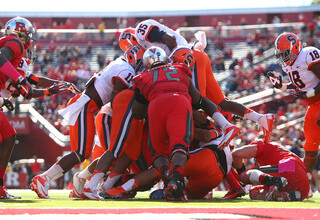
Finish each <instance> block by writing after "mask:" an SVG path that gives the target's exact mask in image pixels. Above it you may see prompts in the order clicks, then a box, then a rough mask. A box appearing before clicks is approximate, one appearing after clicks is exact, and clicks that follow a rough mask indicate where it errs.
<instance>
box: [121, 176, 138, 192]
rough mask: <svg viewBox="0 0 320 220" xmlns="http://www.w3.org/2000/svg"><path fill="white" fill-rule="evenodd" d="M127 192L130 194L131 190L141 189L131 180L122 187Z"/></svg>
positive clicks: (135, 181) (136, 182)
mask: <svg viewBox="0 0 320 220" xmlns="http://www.w3.org/2000/svg"><path fill="white" fill-rule="evenodd" d="M121 187H122V188H123V189H124V190H125V191H127V192H130V191H131V190H134V189H137V188H138V187H139V183H138V181H137V180H135V179H130V180H129V181H127V182H126V183H125V184H123V185H122V186H121Z"/></svg>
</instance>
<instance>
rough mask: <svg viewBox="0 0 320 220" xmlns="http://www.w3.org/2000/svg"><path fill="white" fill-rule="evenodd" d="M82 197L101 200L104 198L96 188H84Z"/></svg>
mask: <svg viewBox="0 0 320 220" xmlns="http://www.w3.org/2000/svg"><path fill="white" fill-rule="evenodd" d="M81 198H82V199H88V200H101V199H103V198H102V197H100V196H99V195H98V193H97V191H96V190H92V189H90V188H84V190H83V191H82V194H81Z"/></svg>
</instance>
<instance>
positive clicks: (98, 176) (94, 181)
mask: <svg viewBox="0 0 320 220" xmlns="http://www.w3.org/2000/svg"><path fill="white" fill-rule="evenodd" d="M103 177H104V173H103V172H102V171H100V170H98V169H94V172H93V175H92V177H91V180H90V181H89V183H88V186H87V187H86V188H90V189H92V190H96V189H97V186H98V183H99V181H100V180H102V178H103Z"/></svg>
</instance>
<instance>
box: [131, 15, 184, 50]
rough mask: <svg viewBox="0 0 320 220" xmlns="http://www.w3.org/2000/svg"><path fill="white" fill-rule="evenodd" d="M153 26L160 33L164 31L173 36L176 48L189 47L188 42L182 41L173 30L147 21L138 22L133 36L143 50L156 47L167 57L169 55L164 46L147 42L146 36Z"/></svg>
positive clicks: (155, 22) (153, 21)
mask: <svg viewBox="0 0 320 220" xmlns="http://www.w3.org/2000/svg"><path fill="white" fill-rule="evenodd" d="M154 26H156V27H158V28H159V30H160V31H165V32H166V33H168V34H171V35H173V36H175V38H176V41H177V44H178V46H187V47H190V46H189V45H188V42H187V41H186V39H184V38H183V37H182V36H181V35H180V34H178V33H177V32H175V31H174V30H172V29H170V28H168V27H166V26H164V25H162V24H160V23H159V22H157V21H155V20H152V19H148V20H145V21H142V22H140V23H139V24H138V25H137V26H136V30H135V36H136V38H137V41H138V43H139V44H140V45H141V46H142V47H144V48H145V49H148V48H149V47H152V46H156V47H160V48H162V49H163V50H164V51H165V52H166V54H167V55H169V54H170V50H169V48H168V47H167V45H166V44H163V43H158V42H150V41H148V40H147V36H148V34H149V32H150V31H151V29H152V28H153V27H154Z"/></svg>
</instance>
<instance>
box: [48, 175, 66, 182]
mask: <svg viewBox="0 0 320 220" xmlns="http://www.w3.org/2000/svg"><path fill="white" fill-rule="evenodd" d="M62 176H63V173H58V174H57V175H55V176H54V177H52V178H51V179H50V180H49V183H51V182H52V181H55V180H57V179H59V178H60V177H62Z"/></svg>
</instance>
